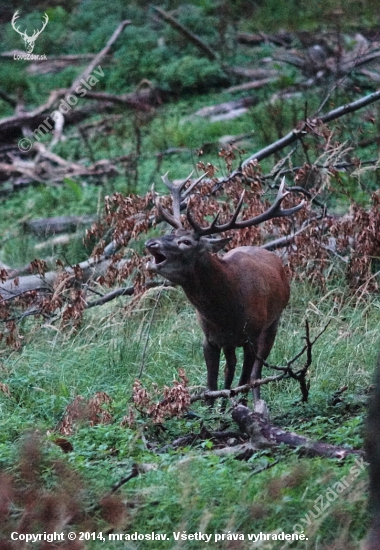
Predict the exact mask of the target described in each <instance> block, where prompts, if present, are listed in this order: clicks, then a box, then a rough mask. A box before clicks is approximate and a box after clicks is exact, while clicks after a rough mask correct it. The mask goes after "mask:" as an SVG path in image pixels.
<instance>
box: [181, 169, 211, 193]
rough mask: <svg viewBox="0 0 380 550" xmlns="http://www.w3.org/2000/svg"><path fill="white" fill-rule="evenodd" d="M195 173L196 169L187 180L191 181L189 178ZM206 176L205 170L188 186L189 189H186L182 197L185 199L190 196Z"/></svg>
mask: <svg viewBox="0 0 380 550" xmlns="http://www.w3.org/2000/svg"><path fill="white" fill-rule="evenodd" d="M193 173H194V171H193V172H191V174H190V175H189V176H188V178H187V180H186V181H189V179H190V178H191V176H192V175H193ZM205 176H207V172H205V173H204V174H202V175H201V176H200V177H199V178H197V179H196V180H195V181H193V183H192V184H191V185H190V186H189V187H188V189H186V191H185V192H184V194H183V195H182V198H183V199H185V198H186V197H188V196H189V195H190V193H191V192H192V190H193V189H194V187H196V186H197V185H198V183H200V182H201V181H202V180H203V178H204V177H205Z"/></svg>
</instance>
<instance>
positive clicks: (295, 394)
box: [0, 284, 380, 550]
mask: <svg viewBox="0 0 380 550" xmlns="http://www.w3.org/2000/svg"><path fill="white" fill-rule="evenodd" d="M156 297H157V290H151V291H149V293H148V295H147V296H145V297H144V299H143V300H142V301H141V302H140V303H139V304H138V306H137V307H136V308H135V309H134V310H132V311H131V312H129V313H128V314H127V313H126V311H125V309H124V306H123V301H122V300H118V301H117V302H114V303H112V304H108V305H106V306H103V307H101V308H98V310H97V311H96V312H95V311H94V310H92V311H91V310H90V311H88V312H87V313H86V315H85V320H84V326H83V328H82V329H80V331H79V332H78V333H77V334H72V335H71V336H70V335H65V334H64V333H61V332H59V331H57V329H56V328H55V327H52V326H46V327H44V328H42V329H41V330H40V331H38V332H36V333H35V334H31V333H29V336H28V337H27V341H26V343H25V345H24V347H23V349H22V351H21V352H13V353H11V354H10V355H8V356H4V357H3V362H2V375H1V381H2V382H3V383H6V384H7V385H8V386H9V389H10V392H11V397H10V398H9V397H7V396H5V395H4V394H0V427H1V429H0V433H1V439H0V460H1V463H2V465H3V467H5V468H7V469H9V468H11V469H12V463H13V462H14V461H15V457H16V456H17V448H18V441H19V439H20V438H22V436H23V434H24V433H25V431H30V430H33V431H34V430H36V429H37V430H38V431H39V433H40V434H44V433H46V431H47V430H51V429H53V428H54V426H55V425H56V424H57V422H58V421H59V420H60V418H61V416H62V414H63V411H64V409H65V407H66V405H67V404H68V403H70V402H71V401H72V399H73V398H74V397H75V396H76V395H78V394H81V395H83V396H84V397H85V398H89V397H90V396H91V395H93V394H94V392H96V391H105V392H107V393H108V394H109V395H110V396H111V397H112V399H113V402H112V404H111V408H110V411H111V412H112V414H113V422H112V424H110V425H99V426H94V427H92V428H91V427H89V426H87V425H83V426H80V427H79V428H78V429H77V430H76V432H75V434H74V435H73V436H72V437H69V439H70V440H71V442H72V444H73V447H74V451H73V452H71V453H69V454H68V455H65V457H64V458H65V459H66V460H67V461H68V463H69V464H70V465H71V466H72V467H73V468H75V470H76V471H77V472H79V473H80V475H81V476H82V477H83V478H84V480H85V483H86V484H87V487H88V488H87V491H86V493H85V494H86V499H87V500H88V502H89V503H90V502H91V501H93V500H94V499H95V498H96V495H99V494H104V493H105V492H106V491H107V490H108V489H109V488H110V486H111V485H112V484H113V483H116V482H117V481H118V480H120V479H121V478H122V477H124V476H125V475H126V474H127V473H128V471H129V470H130V468H131V467H132V463H133V462H137V463H150V464H154V465H155V466H154V469H153V470H151V471H150V472H148V473H146V474H144V475H141V476H140V477H139V478H137V479H135V480H131V481H130V482H129V483H128V484H127V485H126V486H124V488H123V489H122V492H123V494H124V495H125V498H126V499H127V502H129V503H130V505H131V506H132V507H133V512H132V513H131V517H130V518H129V524H128V528H127V531H126V532H134V531H137V532H142V533H148V532H151V531H156V532H164V533H165V532H166V533H170V534H171V533H172V532H173V531H175V532H176V531H183V530H185V531H187V533H194V532H197V531H202V532H207V533H214V532H215V533H223V532H224V533H228V532H229V531H231V532H234V533H243V534H245V535H247V534H248V533H252V532H253V533H256V532H260V531H263V532H275V531H276V530H280V531H282V530H283V531H284V532H285V533H287V532H289V533H291V532H292V528H293V525H294V524H296V523H299V520H300V518H301V517H304V515H305V514H306V513H308V511H309V510H311V509H312V508H313V506H314V504H315V499H316V498H317V497H318V496H319V495H320V494H323V495H324V494H325V493H326V491H327V490H328V488H329V487H331V486H333V484H334V483H336V482H338V481H339V480H340V479H341V478H342V477H343V476H344V475H348V476H349V475H350V474H349V470H350V468H352V467H353V465H354V462H353V459H352V458H349V459H346V460H345V461H344V462H342V463H340V462H338V461H334V460H329V459H322V458H314V459H308V458H299V457H298V456H297V453H296V452H294V451H290V450H289V449H286V448H280V449H278V450H275V451H270V450H266V451H259V452H257V453H256V454H255V455H254V457H252V458H251V459H250V460H249V461H248V462H244V461H243V462H240V461H236V460H234V459H233V458H222V457H218V456H217V455H215V454H214V453H213V451H212V450H211V451H210V450H207V449H208V448H209V447H211V448H212V444H211V443H210V444H206V445H204V444H201V445H200V446H199V445H198V446H195V447H194V448H187V449H181V450H180V451H176V452H174V451H168V450H166V451H162V452H160V448H163V446H164V445H165V444H168V443H170V442H171V441H173V440H174V439H176V438H177V437H179V436H181V435H184V434H186V433H190V432H191V431H194V432H197V431H199V429H200V422H204V423H205V425H206V426H208V427H209V428H211V429H213V428H218V426H219V425H220V421H221V418H220V416H219V415H216V416H215V415H210V412H209V411H208V410H207V409H206V408H205V407H204V406H202V405H194V407H193V410H194V411H195V412H197V414H198V415H199V416H200V418H198V419H195V420H188V419H177V420H175V419H172V420H170V421H167V422H166V424H165V427H166V429H165V431H164V432H161V431H159V430H158V431H157V429H155V428H154V426H153V425H152V424H151V423H150V422H149V420H147V419H144V418H141V419H138V423H137V429H130V428H127V427H123V428H122V427H121V426H120V422H121V420H122V418H123V416H124V415H125V414H126V413H127V410H128V408H129V406H130V397H131V390H132V384H133V381H134V379H135V378H136V377H137V376H138V374H139V372H140V369H141V367H142V361H143V357H144V366H143V371H142V376H141V380H142V383H143V385H144V386H146V387H147V388H148V389H149V388H150V386H151V384H152V383H156V384H158V385H159V386H160V387H162V386H164V385H171V381H172V380H173V378H175V377H176V374H177V370H178V368H179V367H183V368H185V370H186V373H187V376H188V377H189V379H190V385H191V386H198V385H204V383H205V377H206V369H205V365H204V360H203V357H202V352H201V340H202V335H201V331H200V329H199V327H198V325H197V322H196V319H195V314H194V311H193V310H192V309H191V307H190V306H189V305H188V304H187V303H186V301H185V298H184V296H183V294H182V291H180V290H176V289H171V290H170V289H169V290H165V291H163V292H162V293H161V297H160V300H159V303H158V307H157V308H156V310H155V314H154V317H153V320H152V321H151V316H152V306H153V304H154V303H155V299H156ZM379 305H380V304H379V301H378V299H377V298H375V299H373V300H371V301H364V300H362V301H356V300H355V299H354V298H353V297H351V298H350V297H349V296H344V295H343V293H342V290H341V289H340V288H335V289H334V290H332V291H330V292H329V293H328V294H326V295H321V294H320V293H318V292H316V291H315V290H313V289H311V288H309V287H307V286H304V285H301V284H294V285H293V292H292V301H291V304H290V306H289V307H288V308H287V309H286V311H285V314H284V316H283V321H282V324H281V327H280V330H279V334H278V338H277V340H276V343H275V347H274V349H273V352H272V354H271V356H270V362H271V363H273V364H283V363H284V361H285V360H286V359H289V358H290V357H292V356H293V355H294V354H295V353H296V352H297V351H298V350H299V349H300V347H301V346H302V337H303V334H304V328H303V323H304V319H305V316H307V317H308V319H309V322H310V327H311V333H312V335H315V334H316V333H317V332H318V331H319V330H320V329H321V328H322V327H323V326H324V325H325V324H326V322H327V321H328V320H331V322H330V325H329V326H328V328H327V330H326V332H325V333H324V334H323V335H322V336H321V338H320V340H319V341H318V342H317V343H316V344H315V346H314V348H313V351H314V360H313V364H312V366H311V368H310V382H311V392H310V400H309V403H307V404H301V403H300V391H299V388H298V387H297V384H296V383H295V382H294V381H283V382H280V383H278V384H276V385H271V386H266V387H265V388H264V389H263V397H264V398H265V399H266V400H267V403H268V405H269V408H270V412H271V416H272V418H273V421H274V423H275V424H277V425H279V426H281V427H285V428H286V429H290V430H293V431H296V432H298V433H301V434H304V435H306V436H309V437H311V438H313V439H316V440H318V439H322V440H325V441H328V442H330V443H333V444H337V445H343V444H349V445H352V446H354V447H357V448H360V447H361V446H362V422H363V417H364V414H365V403H366V395H365V394H366V391H367V389H368V386H369V385H370V383H371V379H372V370H373V366H374V362H375V355H376V350H377V349H378V347H379V335H378V330H377V323H378V310H379ZM144 347H146V351H145V356H144ZM301 364H302V361H301ZM221 383H222V381H221V380H220V384H221ZM345 384H346V385H347V386H348V390H347V392H346V393H344V394H343V396H342V402H341V403H339V404H338V405H336V406H332V405H331V397H332V396H333V394H334V392H335V391H336V390H337V389H339V388H340V387H341V386H342V385H345ZM223 422H224V423H227V425H228V424H230V420H229V413H226V417H225V420H224V421H223ZM231 427H232V426H231ZM143 434H144V436H143ZM48 439H49V438H48ZM147 441H150V442H151V443H154V445H155V446H157V451H158V452H154V451H152V450H149V448H147V446H146V443H147ZM115 450H116V452H115ZM46 452H47V453H48V456H51V459H53V457H55V456H57V453H58V451H57V447H55V446H52V445H51V444H48V443H47V450H46ZM273 461H278V464H275V465H274V466H273V467H271V468H270V469H269V470H268V471H262V472H261V473H257V474H256V473H255V472H256V471H258V470H261V469H262V468H263V467H264V468H265V467H267V466H271V465H272V463H273ZM351 477H352V476H351ZM133 503H135V504H133ZM365 514H366V472H365V470H363V471H361V470H360V475H358V476H357V477H355V479H352V480H351V481H350V486H349V488H348V489H347V492H346V493H345V496H344V497H343V496H339V498H336V500H334V502H333V503H332V504H331V507H329V511H328V513H322V514H321V515H319V516H318V517H317V518H316V519H315V520H313V522H312V524H311V526H308V527H307V529H305V532H306V533H307V534H308V537H309V540H308V541H307V542H306V541H305V543H302V544H303V546H302V545H301V543H300V542H299V543H298V544H299V546H297V548H304V549H305V550H307V549H310V550H311V549H312V548H313V549H314V548H315V544H317V541H319V542H318V544H322V546H321V548H324V546H323V545H324V544H326V543H327V542H331V541H332V540H338V539H339V537H340V539H339V540H342V541H345V542H347V544H348V542H349V541H357V540H359V539H360V538H361V537H362V536H363V535H364V532H365V525H366V519H365V517H366V516H365ZM336 522H338V524H339V525H341V527H339V529H337V527H336ZM339 522H340V523H339ZM347 522H349V529H348V531H347V534H346V535H345V534H344V533H345V528H344V525H347ZM334 537H335V538H334ZM345 537H346V538H345ZM96 544H98V543H94V545H95V546H94V547H96ZM126 544H127V546H123V545H122V544H121V543H117V544H116V547H117V548H118V547H120V548H122V547H124V548H125V547H127V548H132V547H133V546H132V545H130V546H128V544H129V543H126ZM155 547H156V548H158V549H160V548H162V549H164V548H176V546H175V543H174V541H173V540H172V542H171V543H170V544H168V543H167V542H166V543H163V542H161V543H159V542H157V546H155ZM184 547H186V548H196V547H197V546H196V544H195V541H193V542H190V541H187V542H186V544H185V546H184ZM210 547H212V548H214V547H215V548H218V547H222V548H229V546H228V541H227V540H226V541H224V542H223V541H219V542H217V543H216V542H215V541H214V542H212V543H211V542H210ZM241 547H242V548H246V547H247V548H248V546H247V545H246V542H245V543H244V544H243V545H242V546H241ZM263 547H264V548H266V546H263ZM268 548H270V546H268ZM279 548H286V546H279Z"/></svg>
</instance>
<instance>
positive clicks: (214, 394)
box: [190, 373, 286, 403]
mask: <svg viewBox="0 0 380 550" xmlns="http://www.w3.org/2000/svg"><path fill="white" fill-rule="evenodd" d="M285 376H286V374H285V373H284V374H278V375H275V376H268V377H267V378H261V379H260V380H255V381H254V382H250V383H249V384H244V385H243V386H237V387H236V388H232V389H230V390H216V391H210V390H205V391H204V392H202V393H198V394H195V395H191V396H190V403H195V401H200V400H204V399H206V400H207V399H217V398H218V397H223V398H232V397H235V396H236V395H239V394H240V393H242V394H244V393H248V392H249V391H250V390H251V389H253V388H256V387H257V386H263V385H264V384H270V383H271V382H276V381H279V380H282V379H283V378H285Z"/></svg>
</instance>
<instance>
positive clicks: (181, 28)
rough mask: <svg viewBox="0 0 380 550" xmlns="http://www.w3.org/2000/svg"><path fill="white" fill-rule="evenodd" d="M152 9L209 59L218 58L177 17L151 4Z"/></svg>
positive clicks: (214, 59)
mask: <svg viewBox="0 0 380 550" xmlns="http://www.w3.org/2000/svg"><path fill="white" fill-rule="evenodd" d="M152 7H153V9H154V11H155V12H156V13H158V15H159V16H160V17H161V18H162V19H163V20H164V21H166V22H167V23H169V25H171V26H172V27H173V29H176V30H177V31H179V32H180V33H181V34H182V35H183V36H184V37H185V38H186V39H187V40H188V41H189V42H191V43H192V44H194V46H196V47H197V48H198V49H199V50H200V51H201V52H202V53H204V54H205V55H206V56H207V57H208V58H209V59H211V61H216V60H218V59H219V56H218V55H217V54H216V53H215V52H214V51H213V50H212V49H211V48H210V46H208V45H207V44H206V43H205V42H203V40H201V39H200V38H199V36H196V35H195V34H193V33H192V32H190V31H189V30H188V29H187V28H186V27H184V26H183V25H182V24H181V23H180V22H179V21H177V19H174V17H172V16H171V15H170V14H169V13H168V12H167V11H165V10H163V9H162V8H159V7H158V6H152Z"/></svg>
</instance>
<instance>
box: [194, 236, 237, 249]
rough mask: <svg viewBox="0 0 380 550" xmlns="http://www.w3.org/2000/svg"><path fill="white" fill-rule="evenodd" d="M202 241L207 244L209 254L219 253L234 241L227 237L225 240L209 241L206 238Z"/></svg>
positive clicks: (202, 238)
mask: <svg viewBox="0 0 380 550" xmlns="http://www.w3.org/2000/svg"><path fill="white" fill-rule="evenodd" d="M201 240H202V242H203V243H205V245H206V248H207V250H209V252H219V250H222V248H224V247H225V246H226V245H227V244H228V243H229V242H230V241H231V240H232V237H226V238H225V239H207V238H206V237H201Z"/></svg>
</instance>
